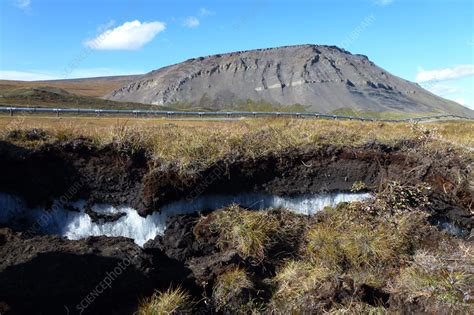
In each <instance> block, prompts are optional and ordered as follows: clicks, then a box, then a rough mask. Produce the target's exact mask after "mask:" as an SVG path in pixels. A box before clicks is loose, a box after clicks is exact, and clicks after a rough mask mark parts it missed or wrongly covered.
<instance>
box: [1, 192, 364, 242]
mask: <svg viewBox="0 0 474 315" xmlns="http://www.w3.org/2000/svg"><path fill="white" fill-rule="evenodd" d="M371 197H372V196H371V194H367V193H331V194H318V195H306V196H298V197H278V196H272V195H266V194H241V195H237V196H202V197H199V198H196V199H194V200H182V201H177V202H174V203H171V204H169V205H167V206H164V207H162V209H161V212H160V213H157V212H155V213H154V214H152V215H149V216H147V217H146V218H144V217H141V216H139V215H138V213H137V211H136V210H135V209H132V208H130V207H126V206H123V207H118V208H115V207H112V206H109V205H96V206H94V207H93V208H92V209H93V211H95V212H97V213H100V214H105V215H107V214H109V215H110V214H116V213H125V215H124V216H122V217H121V218H120V219H118V220H116V221H114V222H92V220H91V218H90V217H89V215H87V214H86V213H85V212H84V205H85V203H84V202H83V201H82V202H75V203H72V204H71V205H69V206H73V207H74V208H76V209H78V211H70V210H66V209H64V207H60V206H58V204H56V205H55V206H53V207H52V209H53V210H52V211H45V210H44V209H41V208H35V209H29V208H28V207H27V206H26V205H25V203H24V201H23V200H22V199H20V198H16V197H13V196H11V195H8V194H2V193H0V224H2V225H9V226H23V227H24V228H25V229H27V230H28V229H30V232H33V233H38V232H39V233H46V234H58V235H61V236H65V237H67V238H69V239H72V240H77V239H82V238H86V237H89V236H101V235H104V236H124V237H128V238H132V239H134V240H135V243H137V244H138V245H140V246H142V245H143V244H144V243H146V242H147V241H148V240H150V239H154V238H155V237H156V236H157V235H161V234H163V232H164V231H165V227H166V220H167V218H169V217H171V216H174V215H177V214H189V213H194V212H199V211H206V210H217V209H220V208H224V207H226V206H229V205H231V204H238V205H240V206H242V207H245V208H249V209H253V210H263V209H271V208H285V209H288V210H290V211H293V212H295V213H299V214H305V215H311V214H314V213H316V212H318V211H320V210H322V209H323V208H325V207H327V206H331V207H334V206H336V205H337V204H339V203H341V202H352V201H361V200H366V199H369V198H371ZM67 208H69V209H70V207H67Z"/></svg>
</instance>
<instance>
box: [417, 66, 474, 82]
mask: <svg viewBox="0 0 474 315" xmlns="http://www.w3.org/2000/svg"><path fill="white" fill-rule="evenodd" d="M472 75H474V65H458V66H455V67H452V68H445V69H438V70H431V71H424V70H422V69H420V70H418V74H417V75H416V81H417V82H434V81H436V82H437V81H446V80H452V79H459V78H464V77H468V76H472Z"/></svg>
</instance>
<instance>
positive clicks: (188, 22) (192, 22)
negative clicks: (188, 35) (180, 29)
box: [183, 16, 201, 28]
mask: <svg viewBox="0 0 474 315" xmlns="http://www.w3.org/2000/svg"><path fill="white" fill-rule="evenodd" d="M199 24H201V23H200V22H199V19H198V18H197V17H195V16H190V17H188V18H186V19H185V20H184V22H183V25H184V26H186V27H189V28H196V27H198V26H199Z"/></svg>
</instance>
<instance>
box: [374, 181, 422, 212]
mask: <svg viewBox="0 0 474 315" xmlns="http://www.w3.org/2000/svg"><path fill="white" fill-rule="evenodd" d="M430 190H431V188H430V187H429V186H427V185H426V184H420V185H416V186H409V185H402V184H401V183H400V182H396V181H395V182H389V183H388V184H387V186H386V188H385V190H384V191H383V192H381V193H380V195H381V198H379V199H380V200H382V201H384V202H385V205H386V208H387V209H388V210H389V211H391V212H400V211H411V210H415V209H423V208H426V207H427V206H429V205H430V201H429V198H428V194H429V192H430Z"/></svg>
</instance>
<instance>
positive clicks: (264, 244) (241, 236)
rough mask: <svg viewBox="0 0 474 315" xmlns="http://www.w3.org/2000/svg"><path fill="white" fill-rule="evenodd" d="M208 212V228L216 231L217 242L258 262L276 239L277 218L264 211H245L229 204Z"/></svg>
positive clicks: (245, 257)
mask: <svg viewBox="0 0 474 315" xmlns="http://www.w3.org/2000/svg"><path fill="white" fill-rule="evenodd" d="M212 215H213V216H214V217H213V220H212V221H211V225H210V229H211V230H212V231H215V232H217V233H218V234H219V241H218V244H219V246H220V247H221V248H224V249H225V248H233V249H235V250H236V251H237V252H238V253H239V254H240V255H241V257H242V258H244V259H247V258H249V259H251V260H252V261H253V262H255V263H260V262H261V261H262V260H263V259H264V258H265V254H266V251H267V249H268V248H269V247H271V246H272V245H273V244H274V243H275V242H276V238H275V237H276V236H277V235H278V229H277V227H278V221H277V220H276V218H275V217H274V216H271V215H268V212H266V211H258V212H257V211H247V210H243V209H241V208H239V207H238V206H236V205H233V206H230V207H229V208H227V209H225V210H221V211H218V212H215V213H214V214H212Z"/></svg>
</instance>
